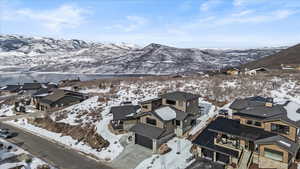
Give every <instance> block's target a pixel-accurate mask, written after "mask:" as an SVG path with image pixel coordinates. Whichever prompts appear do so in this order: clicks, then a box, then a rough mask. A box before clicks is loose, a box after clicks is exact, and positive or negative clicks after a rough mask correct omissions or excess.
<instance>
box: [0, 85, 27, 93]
mask: <svg viewBox="0 0 300 169" xmlns="http://www.w3.org/2000/svg"><path fill="white" fill-rule="evenodd" d="M21 87H22V86H21V85H6V86H4V87H2V88H1V89H0V92H1V93H2V94H11V93H18V92H19V91H20V90H21Z"/></svg>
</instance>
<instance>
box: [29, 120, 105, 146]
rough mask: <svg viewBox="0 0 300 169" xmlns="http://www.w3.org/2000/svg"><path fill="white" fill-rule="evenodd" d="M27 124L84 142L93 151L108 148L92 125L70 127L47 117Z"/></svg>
mask: <svg viewBox="0 0 300 169" xmlns="http://www.w3.org/2000/svg"><path fill="white" fill-rule="evenodd" d="M29 123H30V124H32V125H34V126H37V127H40V128H44V129H47V130H49V131H51V132H55V133H61V134H62V136H71V137H72V138H73V139H74V140H77V141H78V142H84V143H86V144H88V145H89V146H90V147H92V148H93V149H97V150H101V149H102V148H105V147H108V146H109V142H108V141H107V140H105V139H104V138H103V137H102V136H101V135H100V134H98V133H97V130H96V127H95V126H94V125H85V126H84V127H82V126H80V125H76V126H72V125H69V124H66V123H61V122H55V121H53V120H52V119H50V118H49V117H45V118H36V119H33V120H29Z"/></svg>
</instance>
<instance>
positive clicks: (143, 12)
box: [0, 0, 300, 48]
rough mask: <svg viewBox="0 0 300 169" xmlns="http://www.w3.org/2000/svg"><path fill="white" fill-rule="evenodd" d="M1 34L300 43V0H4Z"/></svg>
mask: <svg viewBox="0 0 300 169" xmlns="http://www.w3.org/2000/svg"><path fill="white" fill-rule="evenodd" d="M0 34H19V35H25V36H42V37H53V38H59V39H82V40H86V41H93V42H106V43H108V42H112V43H120V42H126V43H132V44H137V45H140V46H145V45H147V44H149V43H160V44H165V45H170V46H176V47H190V48H253V47H275V46H288V45H294V44H297V43H300V0H51V1H50V0H0Z"/></svg>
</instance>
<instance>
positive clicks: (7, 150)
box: [0, 139, 54, 169]
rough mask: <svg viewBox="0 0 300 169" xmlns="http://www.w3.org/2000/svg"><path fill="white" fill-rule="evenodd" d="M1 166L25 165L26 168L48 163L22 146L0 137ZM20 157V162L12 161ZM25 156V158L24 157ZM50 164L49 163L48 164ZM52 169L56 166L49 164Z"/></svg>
mask: <svg viewBox="0 0 300 169" xmlns="http://www.w3.org/2000/svg"><path fill="white" fill-rule="evenodd" d="M0 143H1V148H0V168H1V169H8V168H12V167H17V166H23V168H24V169H37V168H38V167H40V166H41V165H48V164H47V163H45V162H44V161H42V160H41V159H39V158H36V157H34V156H32V155H30V154H29V153H28V152H26V151H24V150H23V149H21V148H20V147H18V146H16V145H14V144H11V143H9V142H7V141H5V140H3V139H0ZM17 157H18V159H20V160H19V161H18V162H15V161H10V160H13V159H16V158H17ZM22 158H23V159H22ZM48 166H49V165H48ZM49 167H50V168H51V169H54V167H52V166H49Z"/></svg>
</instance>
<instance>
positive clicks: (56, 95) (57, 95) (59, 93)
mask: <svg viewBox="0 0 300 169" xmlns="http://www.w3.org/2000/svg"><path fill="white" fill-rule="evenodd" d="M66 96H68V97H77V98H80V99H81V100H82V99H83V97H84V96H83V94H81V93H78V92H73V91H69V90H62V89H57V90H54V91H53V93H51V94H50V95H48V96H46V97H44V98H42V99H41V100H40V102H41V103H46V104H52V103H54V102H56V101H58V100H59V99H62V98H63V97H66Z"/></svg>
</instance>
